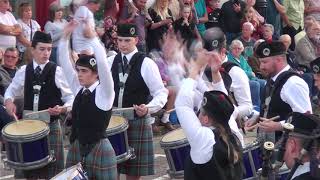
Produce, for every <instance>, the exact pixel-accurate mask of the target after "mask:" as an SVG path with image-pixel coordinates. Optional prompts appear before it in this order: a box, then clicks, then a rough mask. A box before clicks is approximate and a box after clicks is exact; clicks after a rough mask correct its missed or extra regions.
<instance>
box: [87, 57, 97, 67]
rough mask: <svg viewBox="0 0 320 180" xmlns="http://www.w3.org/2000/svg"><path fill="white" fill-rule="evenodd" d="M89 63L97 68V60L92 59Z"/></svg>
mask: <svg viewBox="0 0 320 180" xmlns="http://www.w3.org/2000/svg"><path fill="white" fill-rule="evenodd" d="M89 63H90V65H91V66H92V67H93V66H95V65H96V64H97V61H96V59H94V58H91V59H90V60H89Z"/></svg>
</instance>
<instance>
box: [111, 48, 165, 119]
mask: <svg viewBox="0 0 320 180" xmlns="http://www.w3.org/2000/svg"><path fill="white" fill-rule="evenodd" d="M137 52H138V50H137V48H136V49H135V50H134V51H132V52H131V53H129V54H126V55H125V56H126V58H127V59H128V63H130V60H131V58H132V56H133V55H134V54H135V53H137ZM122 57H123V54H122ZM114 58H115V56H111V57H109V58H108V63H109V67H110V69H111V67H112V64H113V60H114ZM141 76H142V78H143V80H144V82H145V83H146V85H147V87H148V88H149V91H150V94H151V96H152V101H150V102H149V103H148V104H147V106H149V107H152V108H149V113H150V114H152V113H155V112H157V111H159V110H160V109H161V108H162V107H163V106H164V105H165V104H166V103H167V98H168V93H169V92H168V90H167V89H166V88H165V87H164V85H163V82H162V79H161V76H160V72H159V69H158V66H157V64H156V63H155V62H154V61H153V60H152V59H150V58H148V57H145V58H144V60H143V62H142V65H141ZM138 105H139V104H138Z"/></svg>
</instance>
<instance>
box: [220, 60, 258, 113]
mask: <svg viewBox="0 0 320 180" xmlns="http://www.w3.org/2000/svg"><path fill="white" fill-rule="evenodd" d="M227 61H228V57H226V58H225V60H224V61H223V62H227ZM228 74H229V75H230V77H231V79H232V83H231V87H230V91H231V92H232V93H233V95H234V98H235V100H236V102H237V104H238V106H237V111H238V116H239V117H240V118H243V117H245V116H249V115H250V114H251V112H252V110H253V105H252V100H251V92H250V85H249V78H248V76H247V75H246V74H245V72H244V71H243V70H242V69H241V68H240V67H238V66H234V67H232V68H231V69H230V71H229V73H228Z"/></svg>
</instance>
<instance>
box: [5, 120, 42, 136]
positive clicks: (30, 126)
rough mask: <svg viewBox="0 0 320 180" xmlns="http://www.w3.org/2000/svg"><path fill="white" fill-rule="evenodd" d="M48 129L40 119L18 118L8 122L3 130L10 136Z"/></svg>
mask: <svg viewBox="0 0 320 180" xmlns="http://www.w3.org/2000/svg"><path fill="white" fill-rule="evenodd" d="M45 129H48V125H47V124H46V123H45V122H43V121H40V120H19V121H17V122H12V123H10V124H8V125H7V126H6V127H5V128H4V130H3V132H4V133H6V134H8V135H12V136H26V135H31V134H36V133H39V132H42V131H44V130H45Z"/></svg>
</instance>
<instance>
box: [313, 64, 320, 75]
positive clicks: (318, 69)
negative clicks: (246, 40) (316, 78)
mask: <svg viewBox="0 0 320 180" xmlns="http://www.w3.org/2000/svg"><path fill="white" fill-rule="evenodd" d="M312 70H313V72H314V73H318V72H319V71H320V68H319V66H317V65H314V66H313V67H312Z"/></svg>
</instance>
